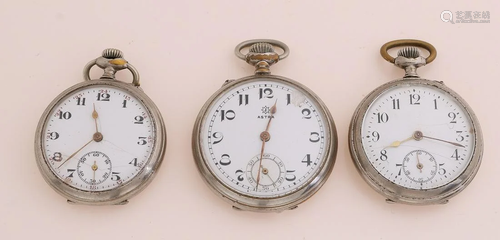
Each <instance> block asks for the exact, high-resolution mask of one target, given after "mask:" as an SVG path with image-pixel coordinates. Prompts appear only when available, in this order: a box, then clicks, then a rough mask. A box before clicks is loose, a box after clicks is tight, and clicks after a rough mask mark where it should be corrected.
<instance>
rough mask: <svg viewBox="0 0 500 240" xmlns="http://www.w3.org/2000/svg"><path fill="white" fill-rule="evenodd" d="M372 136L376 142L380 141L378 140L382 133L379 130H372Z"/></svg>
mask: <svg viewBox="0 0 500 240" xmlns="http://www.w3.org/2000/svg"><path fill="white" fill-rule="evenodd" d="M372 137H373V141H374V142H378V140H379V139H380V134H379V133H378V132H377V131H375V132H372Z"/></svg>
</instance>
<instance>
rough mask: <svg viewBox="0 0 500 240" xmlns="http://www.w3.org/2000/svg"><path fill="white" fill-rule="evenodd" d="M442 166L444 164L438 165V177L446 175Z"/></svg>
mask: <svg viewBox="0 0 500 240" xmlns="http://www.w3.org/2000/svg"><path fill="white" fill-rule="evenodd" d="M443 165H444V163H440V164H439V171H438V173H439V174H440V175H445V174H446V169H444V168H442V166H443Z"/></svg>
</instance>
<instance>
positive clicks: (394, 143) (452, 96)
mask: <svg viewBox="0 0 500 240" xmlns="http://www.w3.org/2000/svg"><path fill="white" fill-rule="evenodd" d="M401 46H406V47H405V48H403V49H401V50H400V51H399V52H398V56H397V57H396V58H393V57H391V56H390V55H389V54H388V53H387V50H388V49H390V48H394V47H401ZM416 47H421V48H424V49H426V50H428V51H429V53H430V55H429V56H428V57H427V58H424V57H422V56H421V54H420V51H419V49H418V48H416ZM380 52H381V54H382V56H383V57H384V59H386V60H387V61H389V62H391V63H394V64H395V65H396V66H397V67H400V68H402V69H404V70H405V76H404V77H403V78H401V79H397V80H394V81H391V82H388V83H386V84H384V85H382V86H380V87H378V88H376V89H375V90H373V91H372V92H371V93H369V94H368V95H367V96H366V97H365V98H364V99H363V100H362V101H361V103H360V104H359V106H358V108H357V109H356V111H355V113H354V115H353V117H352V121H351V125H350V129H349V147H350V152H351V156H352V159H353V161H354V163H355V166H356V167H357V169H358V170H359V173H360V174H361V176H362V177H363V178H364V180H365V181H366V182H367V183H368V184H369V185H370V186H371V187H372V188H374V189H375V190H376V191H377V192H379V193H380V194H382V195H383V196H385V197H386V199H387V202H390V203H392V202H397V203H405V204H415V205H426V204H440V203H447V202H448V200H449V199H450V198H451V197H453V196H455V195H456V194H458V193H459V192H461V191H462V190H463V189H464V188H465V187H466V186H467V185H468V184H469V183H470V182H471V181H472V179H473V178H474V176H475V175H476V173H477V171H478V169H479V166H480V163H481V157H482V155H483V137H482V134H481V129H480V126H479V122H478V119H477V118H476V116H475V115H474V113H473V111H472V109H471V107H470V106H469V105H468V104H467V103H466V102H465V100H464V99H462V98H461V97H460V96H459V95H458V94H457V93H456V92H454V91H453V90H451V89H450V88H449V87H447V86H445V85H444V83H443V82H440V81H432V80H427V79H423V78H420V77H419V76H418V74H417V68H418V67H421V66H424V65H426V64H428V63H431V62H432V61H433V60H434V59H435V57H436V49H435V48H434V47H433V46H432V45H431V44H429V43H427V42H423V41H419V40H410V39H405V40H396V41H391V42H388V43H386V44H385V45H383V46H382V48H381V50H380Z"/></svg>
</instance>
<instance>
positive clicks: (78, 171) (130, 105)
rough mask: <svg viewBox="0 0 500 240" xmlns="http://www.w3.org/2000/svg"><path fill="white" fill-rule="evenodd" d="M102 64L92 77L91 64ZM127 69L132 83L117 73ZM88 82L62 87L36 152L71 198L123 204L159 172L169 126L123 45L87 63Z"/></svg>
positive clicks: (54, 183)
mask: <svg viewBox="0 0 500 240" xmlns="http://www.w3.org/2000/svg"><path fill="white" fill-rule="evenodd" d="M94 65H96V66H98V67H100V68H102V69H103V70H104V74H103V75H102V77H101V78H100V79H94V80H91V79H90V76H89V72H90V69H91V68H92V67H93V66H94ZM123 69H128V70H130V72H131V73H132V75H133V82H132V83H125V82H121V81H118V80H116V79H115V73H116V72H117V71H119V70H123ZM84 78H85V81H84V82H81V83H78V84H76V85H74V86H72V87H70V88H68V89H66V90H64V91H63V92H62V93H61V94H59V95H58V96H57V97H56V98H55V99H54V100H53V101H52V102H51V103H50V104H49V106H48V107H47V109H46V110H45V112H44V113H43V114H42V117H41V119H40V121H39V123H38V128H37V130H36V137H35V155H36V160H37V164H38V167H39V169H40V172H41V173H42V176H43V178H44V179H45V181H46V182H47V183H48V184H49V185H50V186H51V187H52V188H53V189H54V190H55V191H56V192H58V193H59V194H61V195H62V196H63V197H65V198H66V199H68V202H70V203H80V204H89V205H103V204H125V203H127V199H129V198H131V197H132V196H134V195H135V194H137V193H139V192H140V191H141V190H143V189H144V188H145V187H146V186H147V185H148V184H149V183H150V182H151V180H152V179H153V177H154V175H155V174H156V172H157V170H158V168H159V167H160V164H161V162H162V159H163V156H164V152H165V147H166V132H165V126H164V123H163V119H162V116H161V114H160V112H159V110H158V109H157V107H156V106H155V104H154V103H153V101H152V100H151V99H150V98H149V97H148V96H147V95H146V94H145V93H144V92H143V91H142V89H141V88H140V87H139V85H140V84H139V73H138V72H137V70H136V69H135V68H134V67H133V66H132V65H131V64H130V63H128V62H127V61H126V60H125V59H123V56H122V52H121V51H119V50H117V49H106V50H104V51H103V53H102V56H101V57H98V58H97V59H95V60H92V61H91V62H89V63H88V64H87V65H86V66H85V69H84Z"/></svg>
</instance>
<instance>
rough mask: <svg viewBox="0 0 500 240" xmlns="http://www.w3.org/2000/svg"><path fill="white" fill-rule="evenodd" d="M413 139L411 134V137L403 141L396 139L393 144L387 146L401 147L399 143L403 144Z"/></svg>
mask: <svg viewBox="0 0 500 240" xmlns="http://www.w3.org/2000/svg"><path fill="white" fill-rule="evenodd" d="M412 139H413V136H411V137H409V138H407V139H405V140H402V141H394V142H392V143H391V145H389V146H387V147H385V148H388V147H399V145H401V144H402V143H404V142H407V141H410V140H412Z"/></svg>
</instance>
